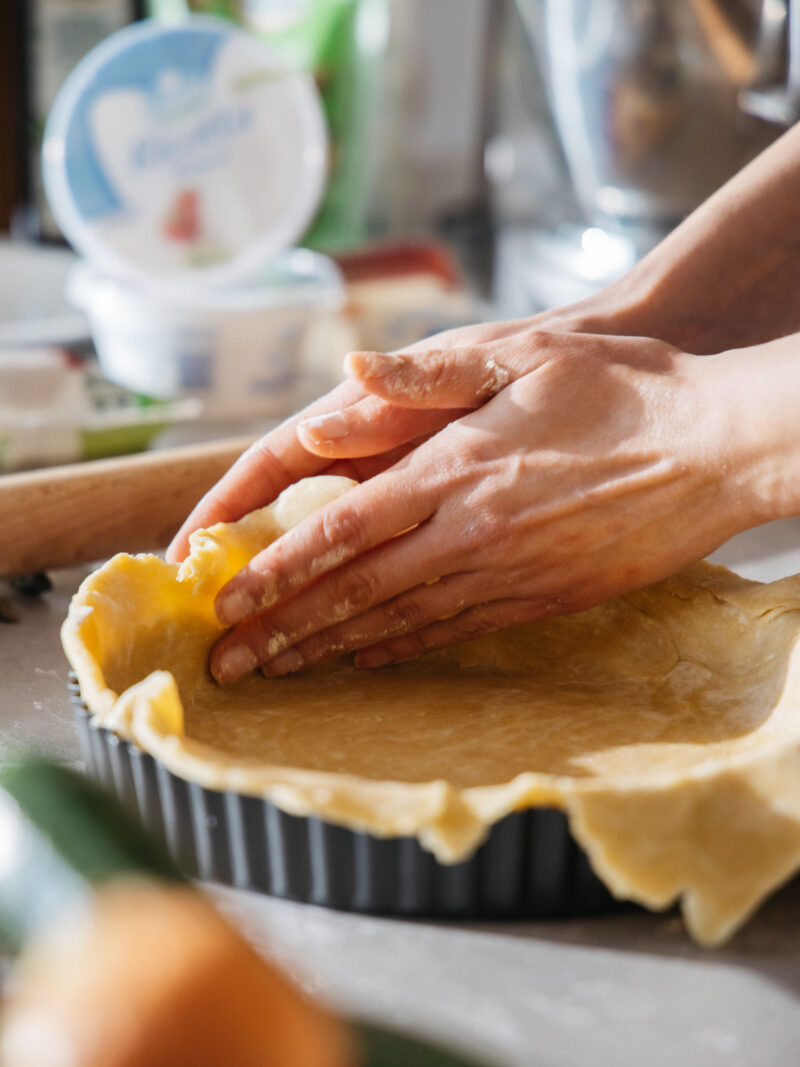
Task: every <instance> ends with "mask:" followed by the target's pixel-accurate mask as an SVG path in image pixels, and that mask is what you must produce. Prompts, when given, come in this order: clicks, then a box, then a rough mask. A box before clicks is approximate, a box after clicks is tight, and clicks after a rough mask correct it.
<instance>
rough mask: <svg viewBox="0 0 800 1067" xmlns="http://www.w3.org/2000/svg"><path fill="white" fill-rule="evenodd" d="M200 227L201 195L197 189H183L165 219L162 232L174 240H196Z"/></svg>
mask: <svg viewBox="0 0 800 1067" xmlns="http://www.w3.org/2000/svg"><path fill="white" fill-rule="evenodd" d="M200 229H201V227H200V196H199V194H198V192H197V190H196V189H182V190H181V191H180V192H179V193H178V195H177V196H176V197H175V202H174V204H173V205H172V207H171V208H170V210H169V214H168V215H167V217H166V219H165V220H164V226H163V228H162V232H163V234H164V236H165V237H168V238H170V240H172V241H196V240H197V239H198V237H199V236H200Z"/></svg>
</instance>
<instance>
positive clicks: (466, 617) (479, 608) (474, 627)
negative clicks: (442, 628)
mask: <svg viewBox="0 0 800 1067" xmlns="http://www.w3.org/2000/svg"><path fill="white" fill-rule="evenodd" d="M494 629H497V627H496V626H495V625H493V623H492V622H491V620H490V619H489V618H488V616H487V610H486V606H485V605H484V604H476V605H475V606H474V607H472V608H470V609H469V610H468V611H465V612H464V613H463V614H462V615H460V616H459V618H458V620H457V631H458V637H459V638H460V639H461V640H464V641H473V640H475V638H477V637H483V635H484V634H487V633H489V632H490V631H491V630H494Z"/></svg>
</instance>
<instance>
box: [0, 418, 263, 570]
mask: <svg viewBox="0 0 800 1067" xmlns="http://www.w3.org/2000/svg"><path fill="white" fill-rule="evenodd" d="M250 444H252V438H235V439H226V440H224V441H215V442H213V443H211V444H202V445H190V446H187V447H182V448H170V449H164V450H163V451H155V452H144V453H141V454H139V455H135V456H123V457H118V458H115V459H100V460H93V461H89V462H86V463H75V464H70V465H68V466H63V467H50V468H47V469H45V470H36V471H26V472H21V473H18V474H5V475H2V476H0V578H7V577H11V576H12V575H18V574H33V573H35V572H37V571H42V570H48V569H51V568H56V567H70V566H74V565H75V564H78V563H91V562H93V561H95V560H99V559H104V558H105V557H107V556H111V555H113V554H114V553H115V552H149V551H152V550H153V549H158V548H164V547H165V546H166V545H167V544H169V541H170V539H171V538H172V535H173V534H174V533H175V532H176V531H177V530H178V528H179V527H180V525H181V523H182V522H183V520H184V519H185V518H186V516H187V515H188V514H189V512H190V511H191V510H192V508H193V507H194V505H195V504H196V503H197V501H198V500H199V499H200V497H201V496H202V495H203V494H204V493H205V492H206V491H207V490H208V489H210V488H211V486H212V485H214V483H215V482H216V481H217V480H218V479H219V478H220V477H221V476H222V475H223V474H224V473H225V471H226V470H227V469H228V468H229V467H230V466H231V464H232V463H233V462H234V460H235V459H236V458H237V457H238V456H240V455H241V453H242V452H243V451H244V450H245V449H246V448H247V447H248V446H249V445H250Z"/></svg>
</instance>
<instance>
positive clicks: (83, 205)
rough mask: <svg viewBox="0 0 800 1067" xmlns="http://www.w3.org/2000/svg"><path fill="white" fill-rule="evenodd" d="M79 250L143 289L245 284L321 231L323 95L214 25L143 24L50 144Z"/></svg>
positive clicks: (82, 71)
mask: <svg viewBox="0 0 800 1067" xmlns="http://www.w3.org/2000/svg"><path fill="white" fill-rule="evenodd" d="M44 161H45V175H46V182H47V189H48V193H49V195H50V199H51V202H52V207H53V210H54V213H55V215H56V217H57V219H58V221H59V223H60V225H61V226H62V228H63V229H64V231H65V233H66V235H67V236H68V238H69V239H70V240H71V241H72V242H73V244H75V245H76V246H77V247H78V248H79V249H80V250H81V251H83V252H84V254H86V255H87V256H88V257H89V258H90V259H92V260H93V261H94V262H95V263H96V265H98V266H101V267H103V268H104V269H107V270H110V271H111V272H113V273H115V274H118V275H123V276H128V277H130V276H132V275H138V276H139V278H140V279H141V278H142V276H151V277H152V275H153V274H156V275H158V276H161V277H162V278H163V277H169V276H172V277H176V276H178V277H180V276H186V275H192V276H194V277H197V276H199V275H209V276H211V277H213V278H214V279H215V280H216V281H218V282H221V281H224V280H226V279H227V277H228V275H226V273H225V270H224V268H225V267H226V265H233V266H234V267H235V268H236V269H237V270H240V272H241V273H242V274H244V273H246V272H247V271H250V270H252V269H253V267H255V266H257V265H258V264H259V263H260V262H263V261H264V260H265V259H267V258H268V257H269V256H270V255H272V254H273V253H274V252H276V251H278V250H279V249H281V248H284V247H286V246H288V245H289V244H291V243H292V242H293V241H294V240H296V239H297V237H298V236H300V234H301V233H302V231H303V229H304V228H305V227H306V226H307V225H308V223H309V222H310V219H311V217H312V216H313V212H314V210H315V208H316V206H317V203H318V201H319V198H320V196H321V193H322V186H323V182H324V174H325V126H324V119H323V117H322V112H321V108H320V105H319V99H318V96H317V94H316V91H315V89H314V86H313V84H312V83H311V82H310V80H309V79H308V78H307V77H306V76H305V75H303V74H300V73H297V72H295V71H293V70H291V69H288V68H287V67H285V66H284V65H283V63H282V61H280V60H278V59H276V57H274V56H273V55H272V54H271V53H269V52H268V51H267V50H266V49H265V48H264V46H263V45H262V44H261V43H260V42H259V41H258V40H257V39H256V38H254V37H251V36H249V35H248V34H247V33H245V32H244V31H241V30H238V29H234V28H233V27H231V26H230V25H229V24H227V23H223V22H219V21H217V20H213V19H206V18H198V19H188V20H186V21H185V22H183V23H180V24H178V25H175V26H161V25H159V24H156V23H152V22H150V23H144V24H139V25H137V26H134V27H131V28H129V29H126V30H123V31H121V32H120V33H118V34H115V35H114V36H113V37H111V38H110V39H109V40H108V41H107V42H105V43H104V44H103V45H101V46H100V47H99V48H98V49H96V50H95V51H94V52H93V53H91V54H90V56H89V57H87V59H86V60H85V61H84V62H83V63H82V64H81V65H80V66H79V67H78V69H77V70H76V71H75V73H74V74H73V75H72V77H71V78H70V79H69V80H68V82H67V85H66V86H65V88H64V90H63V91H62V94H61V96H60V97H59V100H58V101H57V102H56V106H55V108H54V110H53V114H52V115H51V118H50V121H49V123H48V128H47V131H46V135H45V144H44Z"/></svg>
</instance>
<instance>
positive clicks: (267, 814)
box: [70, 681, 622, 919]
mask: <svg viewBox="0 0 800 1067" xmlns="http://www.w3.org/2000/svg"><path fill="white" fill-rule="evenodd" d="M70 695H71V700H72V704H73V708H74V712H75V721H76V723H77V726H78V733H79V736H80V743H81V751H82V754H83V758H84V761H85V763H86V767H87V769H88V770H89V772H90V773H91V774H92V776H93V777H95V778H96V779H97V780H98V781H99V782H100V783H101V784H102V785H104V786H105V787H106V788H107V789H109V791H111V792H112V793H114V794H116V795H117V796H118V797H119V799H120V800H121V801H122V802H123V804H125V806H126V807H128V808H129V809H131V810H132V811H134V812H135V813H136V814H138V816H139V817H140V818H141V819H142V820H143V822H144V823H145V825H146V826H147V827H148V829H149V830H150V831H151V832H152V833H153V834H154V836H155V837H157V838H158V839H160V840H162V841H164V842H165V843H166V845H167V847H168V848H169V851H170V852H171V854H172V856H173V857H174V859H175V860H176V862H177V863H178V864H179V865H180V866H181V867H182V869H183V870H185V871H186V872H187V873H189V874H191V875H194V876H198V877H200V878H205V879H208V880H210V881H215V882H222V883H223V884H226V885H231V886H236V887H238V888H240V889H251V890H256V891H258V892H262V893H269V894H271V895H273V896H277V897H284V898H287V899H291V900H298V901H304V902H307V903H310V904H319V905H322V906H324V907H329V908H337V909H340V910H346V911H355V912H364V913H371V914H381V915H395V916H408V917H411V916H417V917H423V916H426V917H430V918H448V919H457V918H472V919H500V918H539V919H541V918H564V917H568V916H586V915H597V914H602V913H604V912H609V911H612V910H617V909H619V908H620V907H621V906H622V905H621V904H620V902H619V901H616V900H615V899H614V898H613V897H612V896H611V894H610V893H609V892H608V890H607V889H606V888H605V886H604V885H603V883H602V882H601V881H600V880H599V879H598V878H597V877H596V876H595V874H594V873H593V872H592V870H591V867H590V866H589V863H588V860H587V859H586V856H585V854H584V853H583V852H582V850H581V849H580V848H579V847H578V845H577V844H576V843H575V841H574V840H573V838H572V836H571V835H570V832H569V827H568V824H567V819H566V816H565V815H564V814H563V813H562V812H560V811H555V810H553V809H549V808H531V809H529V810H528V811H522V812H515V813H513V814H511V815H508V816H506V817H505V818H504V819H502V820H501V821H500V822H498V823H497V824H496V825H495V826H494V827H493V828H492V830H491V831H490V833H489V835H488V837H487V839H486V841H485V842H484V843H483V845H481V847H480V848H479V849H478V850H477V851H476V852H475V853H474V855H473V856H471V857H470V859H468V860H466V861H465V862H464V863H458V864H454V865H452V866H446V865H443V864H440V863H439V862H438V861H437V860H436V859H435V858H434V857H433V856H432V855H431V854H430V853H429V852H427V851H426V850H425V849H423V848H422V847H421V846H420V844H419V842H418V841H417V840H416V838H379V837H374V836H372V835H370V834H365V833H358V832H355V831H353V830H348V829H346V828H344V827H341V826H336V825H334V824H333V823H329V822H325V821H324V820H322V819H318V818H302V817H298V816H295V815H288V814H287V813H286V812H284V811H281V809H280V808H278V807H276V806H275V805H274V804H272V803H270V802H269V801H267V800H263V799H261V798H259V797H251V796H244V795H241V794H239V793H233V792H220V791H217V790H212V789H206V788H205V787H203V786H200V785H198V784H197V783H195V782H188V781H186V780H184V779H183V778H179V777H177V776H176V775H174V774H172V773H171V772H170V771H168V770H167V768H166V767H165V766H164V765H163V764H161V763H160V762H159V761H157V760H155V759H154V758H153V757H152V756H151V755H149V754H148V753H147V752H144V751H142V750H141V749H140V748H138V747H137V746H136V745H134V744H133V743H131V742H130V741H127V740H125V739H124V738H120V737H118V736H117V735H116V734H115V733H113V732H112V731H110V730H107V729H104V728H103V727H101V726H99V725H98V724H97V723H96V722H95V720H94V719H93V718H92V715H91V713H90V712H89V711H88V709H87V708H86V706H85V704H84V703H83V702H82V700H81V697H80V691H79V689H78V686H77V684H76V683H75V682H74V681H73V682H71V683H70Z"/></svg>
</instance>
